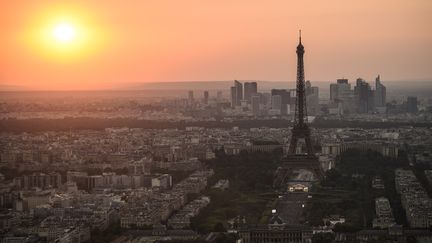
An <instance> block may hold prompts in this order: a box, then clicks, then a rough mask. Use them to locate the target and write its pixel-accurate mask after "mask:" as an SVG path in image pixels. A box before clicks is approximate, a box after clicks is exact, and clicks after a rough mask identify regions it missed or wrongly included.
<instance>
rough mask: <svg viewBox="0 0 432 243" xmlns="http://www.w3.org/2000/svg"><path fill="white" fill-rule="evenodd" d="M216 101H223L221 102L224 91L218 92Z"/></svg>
mask: <svg viewBox="0 0 432 243" xmlns="http://www.w3.org/2000/svg"><path fill="white" fill-rule="evenodd" d="M216 99H217V100H218V101H221V100H222V91H218V92H217V93H216Z"/></svg>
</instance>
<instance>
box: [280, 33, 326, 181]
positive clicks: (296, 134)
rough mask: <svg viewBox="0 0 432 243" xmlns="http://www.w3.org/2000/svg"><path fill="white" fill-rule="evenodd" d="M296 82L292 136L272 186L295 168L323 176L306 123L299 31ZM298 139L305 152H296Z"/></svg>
mask: <svg viewBox="0 0 432 243" xmlns="http://www.w3.org/2000/svg"><path fill="white" fill-rule="evenodd" d="M296 52H297V82H296V108H295V117H294V124H293V129H292V137H291V141H290V144H289V147H288V156H287V157H286V158H285V159H284V161H283V162H282V164H281V166H280V167H279V168H278V169H277V171H276V176H275V179H274V181H273V186H274V187H280V186H282V185H285V183H287V182H288V180H289V178H290V176H291V174H292V172H293V171H295V170H299V169H305V170H308V171H310V172H312V173H313V174H314V178H315V180H318V179H320V178H322V177H323V170H322V168H321V166H320V163H319V160H318V158H317V157H316V156H315V154H314V151H313V147H312V141H311V136H310V135H311V132H310V128H309V126H308V124H307V109H306V90H305V89H306V87H305V76H304V63H303V55H304V53H305V51H304V46H303V44H302V42H301V32H300V37H299V44H298V46H297V51H296ZM300 139H304V140H305V144H306V154H297V153H296V150H297V145H298V141H299V140H300Z"/></svg>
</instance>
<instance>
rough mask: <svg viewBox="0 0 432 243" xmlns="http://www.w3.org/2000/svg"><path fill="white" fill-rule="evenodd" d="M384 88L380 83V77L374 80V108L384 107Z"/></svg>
mask: <svg viewBox="0 0 432 243" xmlns="http://www.w3.org/2000/svg"><path fill="white" fill-rule="evenodd" d="M386 92H387V90H386V87H385V86H384V85H383V84H382V83H381V78H380V75H378V77H377V78H376V79H375V106H376V107H385V106H386V95H387V94H386Z"/></svg>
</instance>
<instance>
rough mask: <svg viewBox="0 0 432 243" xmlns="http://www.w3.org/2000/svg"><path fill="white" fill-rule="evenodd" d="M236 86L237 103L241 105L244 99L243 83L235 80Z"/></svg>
mask: <svg viewBox="0 0 432 243" xmlns="http://www.w3.org/2000/svg"><path fill="white" fill-rule="evenodd" d="M234 87H236V93H237V97H236V104H237V106H240V105H241V101H242V100H243V84H242V83H240V82H239V81H237V80H235V81H234Z"/></svg>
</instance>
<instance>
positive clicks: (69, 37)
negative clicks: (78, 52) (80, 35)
mask: <svg viewBox="0 0 432 243" xmlns="http://www.w3.org/2000/svg"><path fill="white" fill-rule="evenodd" d="M52 34H53V37H54V39H55V40H56V41H59V42H63V43H66V42H71V41H73V40H74V39H75V35H76V30H75V27H74V26H73V25H71V24H69V23H60V24H58V25H56V26H55V27H54V29H53V32H52Z"/></svg>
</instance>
